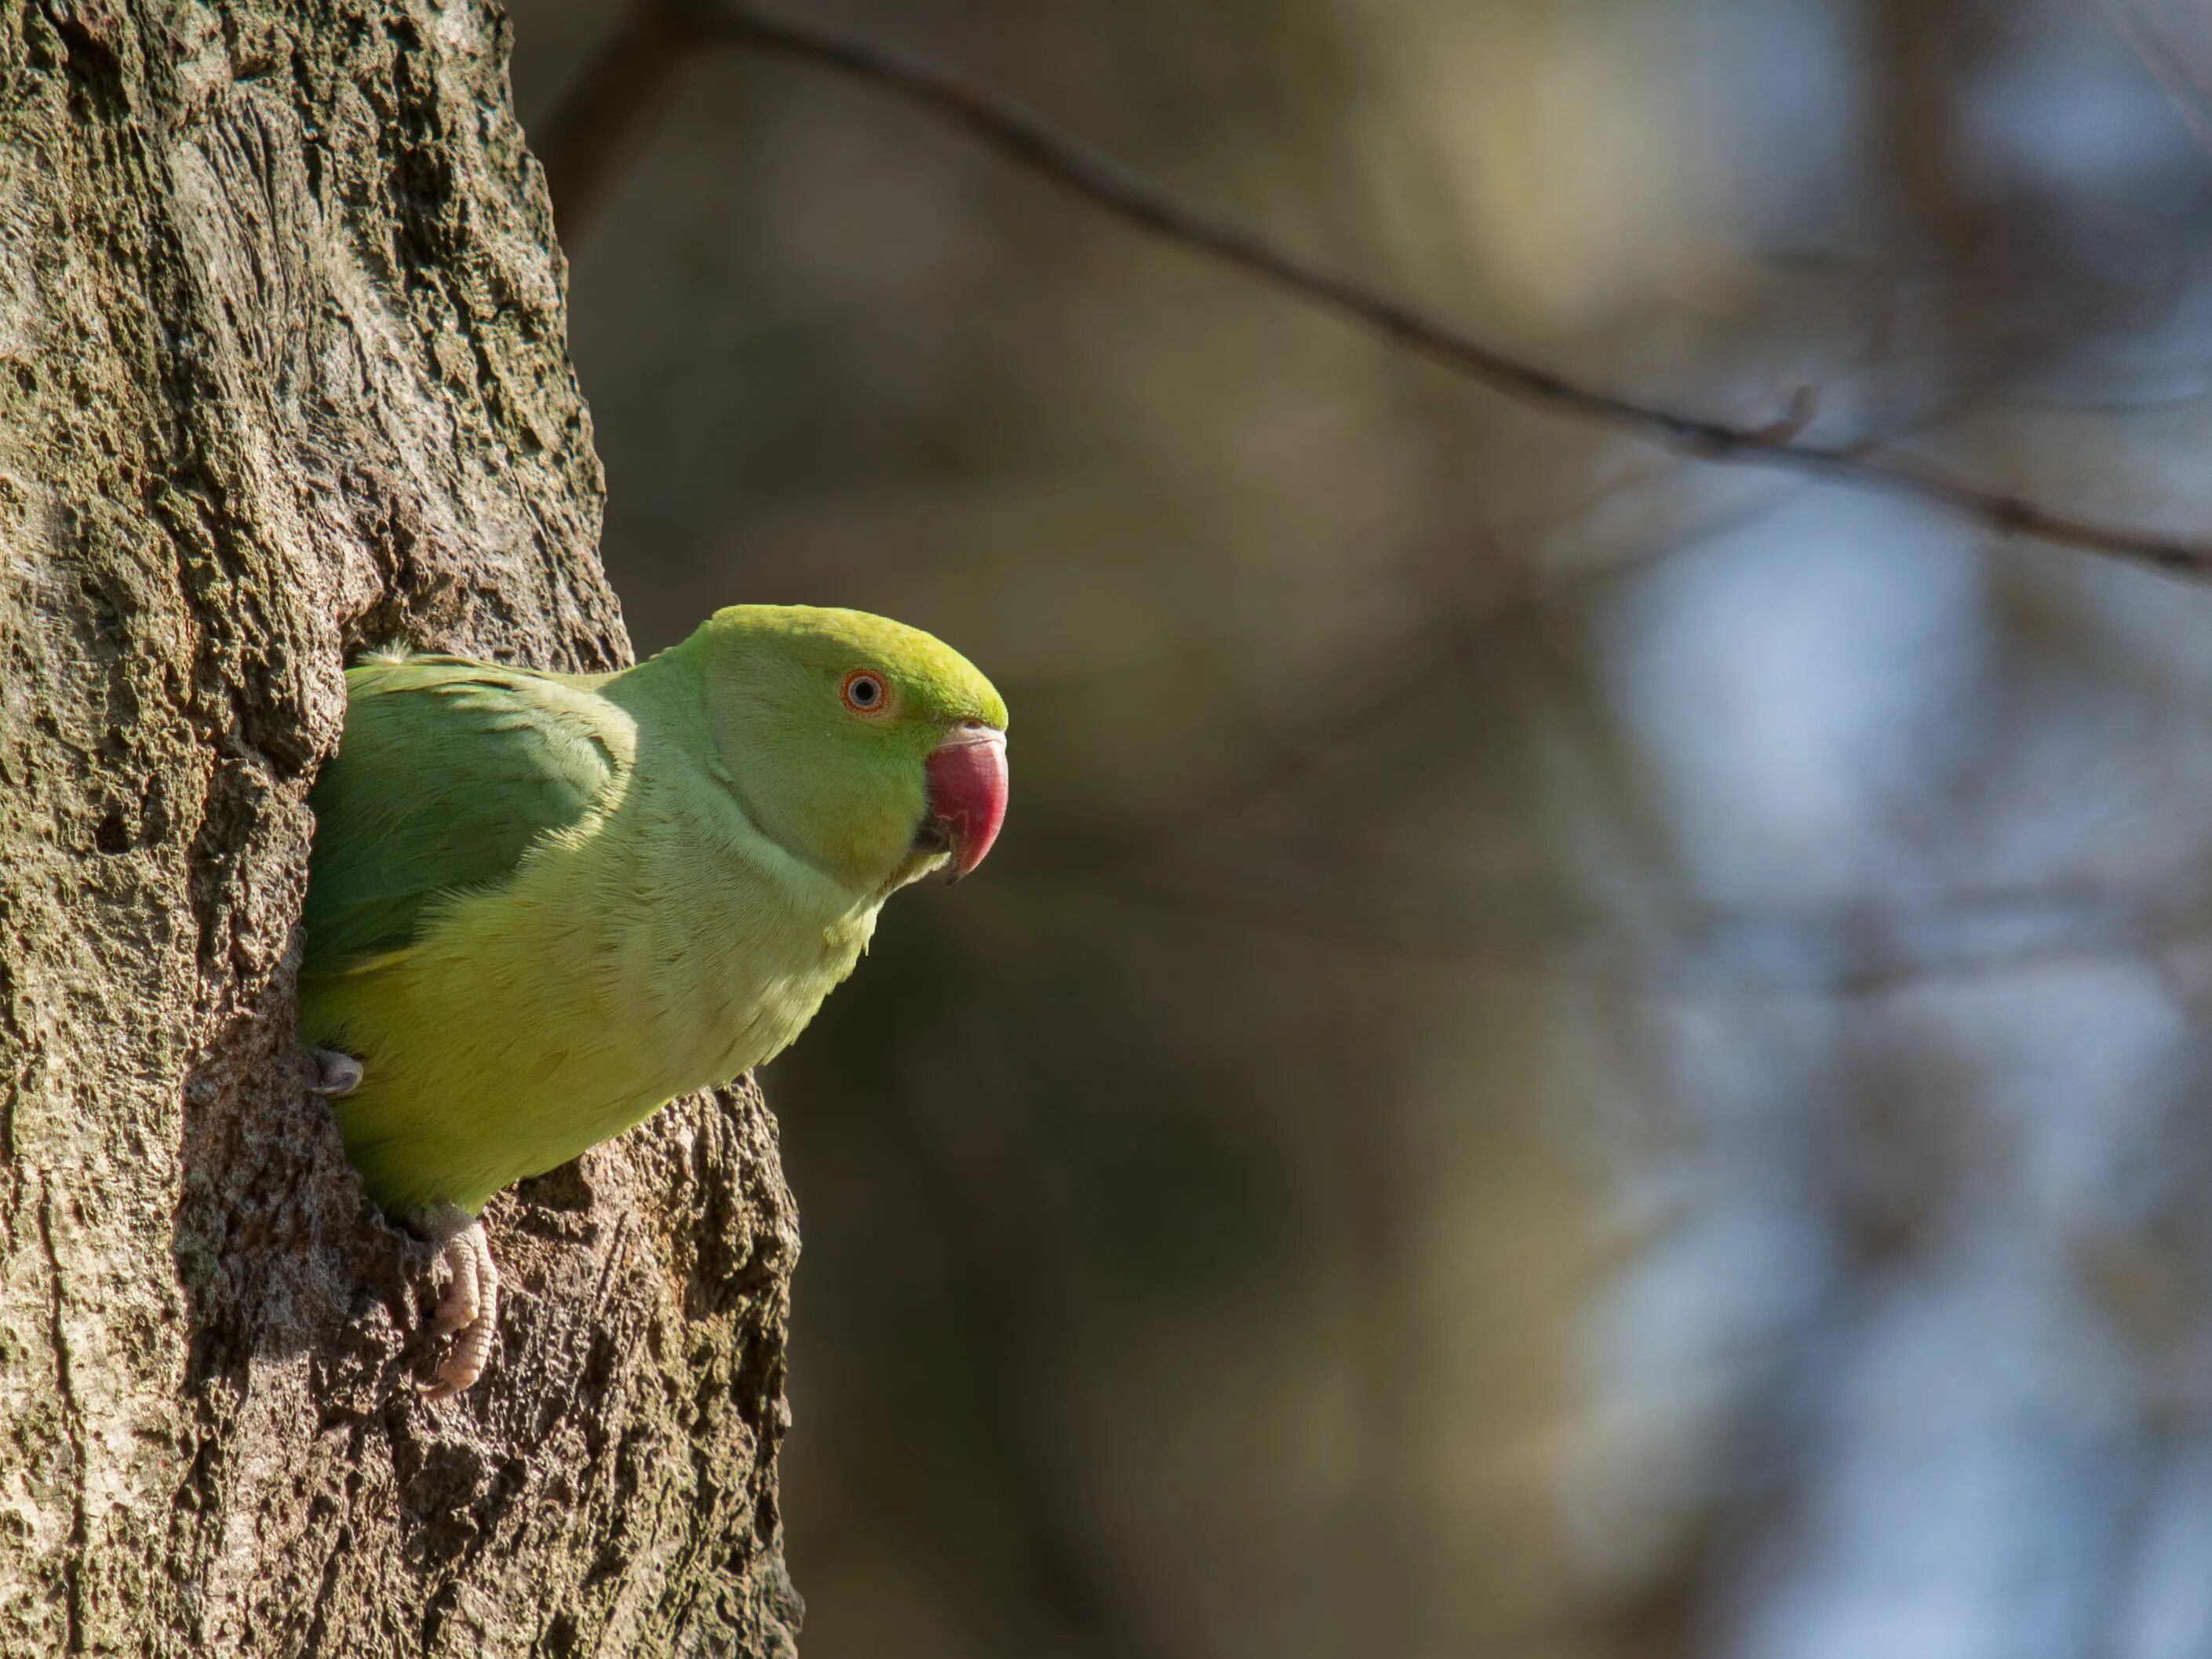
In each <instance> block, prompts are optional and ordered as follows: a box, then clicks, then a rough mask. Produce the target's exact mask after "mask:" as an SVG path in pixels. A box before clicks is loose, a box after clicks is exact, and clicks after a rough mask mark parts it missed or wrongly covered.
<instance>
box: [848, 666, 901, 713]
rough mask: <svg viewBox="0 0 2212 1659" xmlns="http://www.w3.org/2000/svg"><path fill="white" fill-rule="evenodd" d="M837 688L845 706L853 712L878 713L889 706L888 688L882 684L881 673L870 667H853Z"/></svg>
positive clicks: (889, 695)
mask: <svg viewBox="0 0 2212 1659" xmlns="http://www.w3.org/2000/svg"><path fill="white" fill-rule="evenodd" d="M837 689H838V691H839V693H840V695H842V696H843V697H844V699H845V707H846V708H849V709H851V710H852V711H853V712H854V714H882V713H883V712H884V709H885V708H889V707H890V700H891V693H890V687H889V686H887V685H885V684H884V677H883V676H882V675H880V674H878V673H876V672H874V671H872V670H871V669H866V668H855V669H854V671H852V672H851V673H849V674H848V675H846V676H845V682H844V684H842V685H841V686H839V687H838V688H837Z"/></svg>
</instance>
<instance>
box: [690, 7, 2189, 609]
mask: <svg viewBox="0 0 2212 1659" xmlns="http://www.w3.org/2000/svg"><path fill="white" fill-rule="evenodd" d="M684 15H685V16H686V17H687V18H689V19H690V20H691V27H694V28H696V30H697V32H698V33H699V36H700V37H701V38H702V39H707V40H718V41H720V42H724V43H726V44H728V45H732V46H741V47H744V48H747V49H750V50H754V51H758V52H771V53H775V54H778V55H780V56H783V57H788V58H799V59H801V60H803V61H805V62H807V63H811V64H817V65H819V66H821V67H823V68H825V69H829V70H834V71H836V72H837V73H839V74H842V75H846V76H851V77H852V78H854V79H855V80H858V81H861V82H866V83H867V84H868V85H870V86H872V87H875V88H879V89H881V90H884V91H886V92H889V93H890V94H893V95H894V96H896V97H899V98H902V99H903V100H906V101H907V102H908V103H909V104H911V105H913V106H915V107H917V108H918V109H920V110H921V111H923V112H926V113H927V114H928V115H930V116H932V117H933V118H937V119H939V120H943V121H945V122H949V123H951V125H956V126H958V127H960V128H963V129H964V130H965V131H967V132H968V133H969V134H970V135H971V136H972V137H975V138H977V139H978V140H980V141H981V143H984V144H985V145H987V147H989V148H990V149H993V150H994V151H995V152H997V153H998V154H999V155H1001V156H1003V157H1005V158H1006V160H1008V161H1012V162H1013V163H1015V164H1016V165H1018V166H1019V167H1025V168H1027V169H1029V170H1030V172H1032V173H1036V174H1038V175H1039V176H1040V177H1042V178H1043V179H1047V180H1048V181H1050V182H1051V183H1053V184H1054V185H1059V186H1060V187H1061V188H1063V189H1065V190H1067V191H1073V193H1074V194H1076V195H1078V196H1080V197H1084V198H1085V199H1086V200H1087V201H1089V202H1091V204H1093V205H1095V206H1097V207H1099V208H1103V210H1106V211H1107V212H1109V213H1111V214H1113V215H1114V216H1116V217H1118V218H1120V219H1121V220H1123V221H1124V222H1127V223H1129V224H1133V225H1134V226H1136V227H1138V228H1140V229H1143V230H1146V231H1149V232H1151V233H1152V234H1155V235H1158V236H1160V237H1163V238H1164V239H1165V240H1169V241H1171V242H1174V243H1176V245H1178V246H1183V247H1187V248H1191V249H1194V250H1196V251H1198V252H1202V253H1205V254H1207V255H1209V256H1210V257H1212V258H1215V259H1217V260H1219V261H1220V262H1222V263H1224V264H1228V265H1230V266H1231V267H1233V268H1235V269H1236V270H1240V271H1243V272H1244V273H1245V274H1247V275H1249V276H1256V277H1258V278H1260V279H1261V280H1262V281H1264V282H1267V283H1270V284H1271V285H1273V286H1274V287H1275V288H1277V289H1281V290H1282V291H1284V292H1285V293H1287V294H1290V295H1293V296H1294V297H1296V298H1297V299H1299V300H1301V301H1304V302H1306V303H1308V304H1310V305H1314V306H1317V307H1321V308H1322V309H1323V310H1326V311H1329V312H1332V313H1335V314H1336V315H1338V316H1340V317H1342V318H1345V319H1347V320H1349V321H1351V322H1353V323H1355V324H1357V325H1359V326H1361V327H1364V328H1366V329H1368V330H1369V331H1372V332H1374V333H1376V334H1379V335H1381V336H1382V337H1384V338H1385V339H1387V340H1389V341H1391V342H1392V343H1395V344H1397V345H1399V346H1401V347H1403V348H1405V349H1408V350H1410V351H1413V352H1415V353H1418V354H1419V355H1420V356H1425V357H1428V358H1430V359H1431V360H1433V361H1435V362H1440V363H1443V364H1444V365H1446V366H1447V367H1449V368H1453V369H1455V370H1456V371H1458V372H1459V373H1461V374H1465V375H1467V376H1468V378H1470V379H1473V380H1479V381H1480V382H1482V383H1483V384H1484V385H1486V386H1490V387H1492V389H1494V390H1496V391H1498V392H1504V394H1506V395H1507V396H1509V397H1512V398H1518V399H1520V400H1522V401H1523V402H1526V403H1528V404H1535V405H1538V406H1541V407H1544V408H1547V409H1551V410H1556V411H1558V412H1559V413H1561V414H1564V415H1567V416H1574V417H1577V418H1580V419H1583V420H1589V421H1595V422H1601V423H1602V424H1605V425H1608V426H1613V427H1616V428H1621V429H1623V430H1625V431H1627V432H1631V433H1633V434H1634V435H1637V436H1638V437H1641V438H1644V439H1646V440H1648V441H1651V442H1654V443H1658V444H1662V445H1665V446H1667V447H1671V448H1674V449H1677V450H1680V451H1683V452H1686V453H1690V454H1692V455H1696V456H1699V457H1702V458H1703V459H1707V460H1710V461H1719V462H1733V463H1738V464H1743V465H1754V466H1767V467H1774V468H1779V469H1783V470H1786V471H1794V472H1797V473H1801V474H1804V475H1808V476H1810V477H1816V478H1822V479H1826V480H1828V481H1830V482H1832V483H1838V484H1842V485H1846V486H1850V487H1852V488H1856V489H1870V490H1877V491H1881V492H1883V493H1886V494H1888V495H1897V496H1900V497H1903V498H1905V499H1907V500H1910V501H1917V502H1919V503H1922V504H1923V505H1926V506H1929V507H1938V508H1941V509H1943V510H1945V511H1948V512H1949V513H1954V514H1957V515H1959V516H1960V517H1962V518H1965V519H1967V520H1972V522H1974V523H1976V524H1978V525H1980V526H1983V527H1984V529H1986V530H1988V531H1990V532H1993V533H1994V534H1996V535H2000V536H2023V537H2030V538H2035V539H2037V540H2039V541H2045V542H2050V543H2052V544H2057V545H2060V546H2064V547H2070V548H2075V549H2079V550H2082V551H2085V552H2089V553H2095V554H2099V555H2101V556H2105V557H2107V558H2112V559H2116V560H2119V561H2121V562H2125V563H2129V564H2134V565H2140V566H2145V567H2148V568H2151V569H2154V570H2158V571H2161V572H2164V573H2166V574H2170V575H2182V576H2193V577H2203V576H2205V575H2207V574H2212V540H2208V539H2191V538H2187V537H2184V536H2181V535H2179V534H2176V533H2174V532H2168V531H2162V530H2157V529H2152V528H2148V527H2146V526H2135V525H2128V524H2119V523H2113V522H2111V521H2108V520H2102V519H2095V518H2091V517H2087V516H2086V515H2083V514H2081V513H2073V512H2069V511H2066V510H2063V509H2062V508H2058V507H2047V506H2045V505H2043V504H2042V503H2040V502H2038V501H2033V500H2030V499H2029V498H2027V497H2026V496H2023V495H2015V494H2011V493H2009V492H2007V491H2003V490H1999V489H1990V488H1987V487H1985V486H1984V485H1981V484H1978V483H1974V482H1973V481H1972V480H1971V479H1967V478H1965V477H1960V476H1958V475H1956V474H1954V473H1952V472H1949V471H1945V470H1943V469H1942V468H1939V467H1937V466H1935V465H1930V464H1929V463H1927V462H1924V461H1921V460H1918V459H1913V458H1911V457H1907V456H1902V455H1896V454H1891V453H1881V452H1878V451H1877V452H1872V453H1869V452H1868V451H1866V450H1864V449H1863V447H1861V446H1859V445H1857V444H1850V443H1808V442H1807V441H1804V440H1803V439H1802V436H1801V433H1802V428H1803V426H1804V425H1805V424H1806V421H1805V416H1807V415H1808V413H1809V410H1808V407H1807V406H1806V402H1805V399H1804V398H1802V396H1801V397H1800V398H1798V399H1796V400H1794V401H1793V405H1792V407H1791V408H1790V410H1787V411H1784V413H1783V414H1782V415H1781V416H1778V417H1776V418H1771V419H1767V420H1763V421H1757V422H1735V421H1729V420H1723V419H1720V418H1718V417H1717V416H1711V415H1708V414H1703V413H1699V412H1697V411H1695V410H1686V409H1680V408H1676V407H1674V406H1673V405H1671V404H1665V403H1662V402H1659V401H1656V400H1651V399H1646V398H1640V397H1636V396H1632V395H1629V394H1626V393H1623V392H1615V391H1612V390H1609V389H1607V388H1606V387H1603V386H1598V385H1595V384H1593V383H1591V382H1589V381H1586V380H1578V379H1577V378H1575V377H1574V376H1571V375H1569V374H1564V373H1562V372H1560V371H1559V370H1556V369H1553V368H1547V367H1545V366H1543V365H1542V364H1540V363H1534V362H1528V361H1527V360H1525V359H1523V358H1521V357H1519V356H1515V355H1514V354H1513V353H1511V352H1510V351H1508V350H1505V349H1503V348H1501V347H1498V346H1497V345H1494V344H1492V343H1489V342H1488V341H1486V340H1483V339H1481V338H1480V337H1477V336H1475V335H1474V334H1472V333H1470V332H1468V331H1467V330H1465V329H1463V328H1461V327H1460V326H1458V325H1456V324H1454V323H1452V322H1449V321H1447V320H1445V319H1442V318H1439V317H1436V316H1434V315H1431V313H1427V312H1425V311H1423V310H1421V309H1419V308H1418V307H1414V306H1413V305H1410V304H1408V303H1407V302H1406V301H1403V300H1401V299H1398V298H1396V297H1395V296H1394V295H1389V294H1386V293H1383V292H1382V291H1381V290H1379V289H1375V288H1372V287H1370V286H1369V285H1368V284H1366V283H1362V282H1360V281H1358V280H1357V279H1355V278H1353V277H1351V276H1346V275H1344V274H1343V273H1341V272H1339V271H1335V270H1329V269H1328V268H1326V267H1324V266H1322V265H1320V264H1316V263H1314V262H1312V261H1310V260H1308V259H1305V258H1302V257H1300V256H1298V255H1297V254H1293V253H1291V252H1286V251H1285V250H1284V249H1282V248H1279V247H1277V246H1275V245H1274V244H1273V243H1271V242H1269V241H1267V240H1264V239H1263V238H1261V237H1260V236H1258V235H1255V234H1253V233H1252V232H1250V231H1249V230H1247V229H1245V228H1243V227H1241V226H1239V225H1236V224H1232V223H1231V222H1228V221H1226V220H1224V219H1220V218H1217V217H1215V216H1212V215H1211V214H1208V213H1205V212H1202V211H1200V210H1198V209H1196V208H1194V207H1191V206H1189V205H1188V204H1185V203H1183V202H1182V201H1180V200H1178V199H1177V198H1176V197H1174V196H1171V195H1170V194H1169V193H1168V192H1167V191H1164V190H1163V189H1161V188H1160V187H1159V186H1158V185H1155V184H1153V183H1152V182H1151V181H1150V180H1149V179H1146V178H1145V177H1144V176H1143V175H1142V174H1141V173H1137V172H1135V171H1134V170H1133V169H1132V168H1130V167H1127V166H1125V165H1123V164H1122V163H1121V162H1120V161H1116V160H1115V158H1114V157H1112V156H1110V155H1107V154H1105V153H1104V152H1103V151H1102V150H1099V149H1096V148H1094V147H1093V146H1091V144H1089V143H1085V141H1084V140H1082V139H1079V138H1077V137H1074V136H1073V135H1072V134H1069V133H1066V132H1065V131H1061V130H1060V129H1059V128H1058V127H1056V126H1054V125H1052V124H1051V123H1050V122H1048V121H1047V120H1045V119H1044V118H1042V117H1041V116H1038V115H1036V114H1035V113H1034V112H1031V111H1030V110H1028V109H1026V108H1024V106H1021V105H1020V104H1018V103H1016V102H1014V101H1012V100H1010V99H1008V98H1006V97H1005V96H1003V95H1001V94H999V93H997V92H995V91H994V90H992V89H989V88H985V87H983V86H981V85H979V84H977V83H975V82H971V81H969V80H966V79H964V78H963V77H962V76H958V75H956V74H954V73H952V72H951V71H950V70H945V69H942V68H939V67H938V66H937V65H936V64H931V63H928V62H927V61H925V60H923V59H921V58H915V57H911V56H908V54H906V53H905V52H900V51H897V50H895V49H893V48H890V47H888V46H882V45H880V44H878V43H877V42H876V41H873V40H868V39H866V38H865V37H863V36H860V35H856V34H853V33H848V32H846V31H843V30H841V29H837V28H835V27H828V26H825V25H823V24H820V23H816V22H812V21H799V20H798V19H794V18H786V17H776V16H773V15H769V14H767V13H765V12H762V11H758V10H756V9H753V8H751V7H749V6H744V5H730V4H720V5H717V4H713V3H711V0H702V3H700V4H699V5H698V9H692V8H691V7H690V6H687V7H686V9H685V11H684Z"/></svg>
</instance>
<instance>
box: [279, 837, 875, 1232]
mask: <svg viewBox="0 0 2212 1659" xmlns="http://www.w3.org/2000/svg"><path fill="white" fill-rule="evenodd" d="M605 852H606V849H605V848H598V847H594V846H593V845H592V844H591V843H590V842H588V841H581V840H580V841H578V842H574V843H563V844H562V845H559V846H556V847H551V848H539V849H538V850H537V851H535V852H533V854H532V855H531V857H530V858H529V859H528V860H526V861H525V864H524V866H523V867H522V869H521V870H520V872H518V874H517V877H516V878H515V880H514V882H513V884H511V885H510V886H508V887H507V888H504V889H502V890H500V891H498V892H496V893H492V894H486V895H480V896H471V897H468V898H464V899H461V900H459V901H456V902H453V903H452V904H451V905H450V906H449V907H448V908H447V909H446V910H445V911H444V913H443V914H442V915H441V917H440V918H439V920H438V921H437V922H436V923H435V925H434V926H433V927H431V928H430V929H429V931H428V933H426V935H425V936H424V937H423V938H422V939H421V940H419V941H418V942H417V943H416V944H414V945H410V946H408V947H407V948H406V949H404V950H403V951H395V952H392V954H390V955H389V956H386V957H380V958H377V959H375V960H374V961H371V962H368V963H362V964H360V965H357V966H356V967H354V968H352V969H349V970H346V971H343V972H338V973H333V974H327V975H311V976H307V977H304V978H303V980H302V981H301V1031H302V1034H303V1035H304V1036H306V1037H307V1041H308V1042H311V1043H315V1044H318V1045H322V1046H328V1047H333V1048H342V1049H343V1050H345V1051H346V1052H347V1053H349V1054H356V1055H358V1056H359V1057H360V1058H361V1060H362V1063H363V1066H364V1072H365V1075H364V1077H363V1079H362V1083H361V1085H360V1086H359V1087H358V1088H357V1089H356V1090H355V1091H353V1092H352V1093H351V1094H349V1095H347V1096H344V1097H341V1098H340V1099H338V1100H337V1102H336V1105H337V1113H338V1121H339V1124H340V1126H341V1127H342V1128H343V1131H344V1133H345V1140H346V1151H347V1154H348V1156H349V1158H351V1159H352V1161H353V1163H354V1164H355V1166H356V1168H357V1169H359V1170H360V1171H361V1173H362V1179H363V1181H364V1182H365V1183H366V1185H367V1187H368V1191H369V1193H370V1195H371V1196H372V1197H374V1198H375V1199H376V1200H377V1201H378V1202H379V1203H380V1204H382V1205H384V1206H386V1208H388V1209H390V1210H392V1211H393V1212H398V1213H404V1212H406V1211H408V1210H410V1209H413V1208H416V1207H418V1206H430V1205H436V1204H455V1205H459V1206H460V1207H461V1208H463V1209H465V1210H467V1211H469V1212H471V1213H473V1212H476V1211H477V1210H478V1209H480V1208H481V1207H482V1206H483V1203H484V1201H485V1200H487V1199H489V1197H490V1196H491V1195H492V1194H494V1193H495V1192H497V1191H498V1190H499V1189H500V1188H502V1187H505V1186H507V1184H509V1183H510V1182H514V1181H517V1180H520V1179H521V1178H522V1177H523V1176H531V1175H536V1174H539V1173H541V1172H542V1171H544V1170H550V1169H552V1168H554V1167H555V1166H556V1165H557V1164H562V1163H565V1162H566V1161H567V1160H568V1159H569V1158H574V1157H575V1156H576V1155H577V1154H578V1153H579V1152H582V1151H584V1150H585V1149H586V1147H589V1146H595V1145H597V1144H598V1143H599V1142H600V1141H602V1140H605V1139H609V1138H610V1137H611V1136H613V1135H617V1134H619V1133H622V1131H623V1130H624V1129H627V1128H629V1127H630V1126H631V1125H633V1124H635V1123H637V1122H639V1121H641V1120H642V1119H644V1118H646V1117H647V1116H649V1115H651V1114H652V1113H653V1112H654V1111H656V1110H658V1109H659V1108H660V1107H662V1106H664V1105H665V1104H666V1103H668V1102H669V1101H671V1100H673V1099H675V1098H676V1097H678V1096H679V1095H682V1094H685V1093H688V1092H690V1091H692V1090H695V1089H698V1088H702V1087H705V1086H707V1085H711V1084H716V1083H721V1082H726V1081H727V1080H728V1079H731V1078H733V1077H735V1076H736V1075H738V1073H741V1072H744V1071H745V1070H747V1069H748V1068H750V1067H751V1066H757V1065H759V1064H761V1063H762V1062H763V1061H764V1060H769V1059H770V1058H772V1057H773V1056H774V1055H775V1054H777V1053H779V1052H780V1051H781V1049H782V1048H785V1047H786V1046H787V1044H788V1043H790V1042H791V1041H792V1040H793V1038H794V1037H796V1036H798V1035H799V1031H800V1030H803V1029H804V1028H805V1024H806V1023H807V1021H808V1020H810V1019H811V1018H813V1016H814V1012H815V1010H816V1009H817V1008H818V1007H819V1006H821V1003H822V1000H823V997H825V996H826V995H828V994H829V992H830V990H831V989H833V988H834V987H836V985H837V983H838V982H839V981H842V979H843V978H844V977H845V976H846V975H847V974H848V973H849V972H851V970H852V968H853V964H854V961H855V960H857V958H858V957H859V955H860V951H861V950H862V949H863V948H864V947H865V946H866V942H867V939H868V936H869V934H870V933H871V932H872V929H873V926H874V921H875V910H876V906H875V904H874V903H873V902H868V903H866V904H854V903H853V902H851V901H850V900H848V899H846V898H844V897H843V896H841V895H838V894H836V893H834V892H832V891H829V890H826V889H824V890H814V891H809V890H804V887H803V886H802V890H799V891H793V890H790V884H789V883H787V882H775V881H770V880H766V879H764V878H763V877H762V876H761V874H760V873H759V872H755V871H750V870H747V869H745V868H744V867H742V866H727V867H718V866H715V865H714V861H713V860H700V859H692V860H685V861H684V862H682V863H680V864H671V865H669V866H664V867H663V868H660V869H659V870H653V869H647V868H641V867H639V866H637V864H636V863H635V861H634V860H615V859H611V858H609V857H607V856H605ZM701 866H705V867H704V868H702V867H701Z"/></svg>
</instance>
